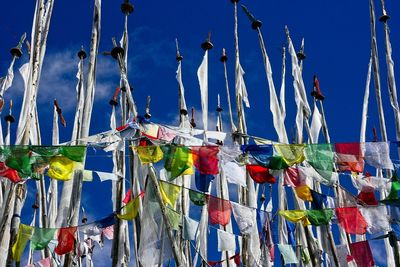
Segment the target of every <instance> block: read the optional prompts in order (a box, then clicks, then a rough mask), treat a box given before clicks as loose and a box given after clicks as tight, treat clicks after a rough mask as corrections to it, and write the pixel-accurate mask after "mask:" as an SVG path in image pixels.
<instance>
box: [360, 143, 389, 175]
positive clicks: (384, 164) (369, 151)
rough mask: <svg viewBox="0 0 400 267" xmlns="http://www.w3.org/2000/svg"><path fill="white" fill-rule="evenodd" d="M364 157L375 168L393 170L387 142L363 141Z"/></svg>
mask: <svg viewBox="0 0 400 267" xmlns="http://www.w3.org/2000/svg"><path fill="white" fill-rule="evenodd" d="M364 158H365V162H367V164H368V165H371V166H373V167H375V168H377V169H382V170H393V162H392V160H391V159H390V148H389V143H387V142H367V143H364Z"/></svg>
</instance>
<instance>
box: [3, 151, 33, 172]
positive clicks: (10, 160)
mask: <svg viewBox="0 0 400 267" xmlns="http://www.w3.org/2000/svg"><path fill="white" fill-rule="evenodd" d="M3 153H6V155H8V156H7V158H6V161H5V164H6V166H7V167H9V168H11V169H14V170H16V171H17V172H18V175H19V176H20V177H21V178H26V177H29V176H31V175H32V165H31V155H32V154H31V151H30V150H29V147H28V146H13V147H9V148H5V149H4V151H3Z"/></svg>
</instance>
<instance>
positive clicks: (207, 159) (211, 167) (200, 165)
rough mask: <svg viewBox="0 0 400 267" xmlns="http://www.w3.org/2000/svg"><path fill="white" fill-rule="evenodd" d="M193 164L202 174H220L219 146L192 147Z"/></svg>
mask: <svg viewBox="0 0 400 267" xmlns="http://www.w3.org/2000/svg"><path fill="white" fill-rule="evenodd" d="M191 151H192V154H193V164H194V166H195V167H196V169H197V170H199V172H200V173H201V174H218V173H219V170H218V152H219V147H218V146H201V147H191Z"/></svg>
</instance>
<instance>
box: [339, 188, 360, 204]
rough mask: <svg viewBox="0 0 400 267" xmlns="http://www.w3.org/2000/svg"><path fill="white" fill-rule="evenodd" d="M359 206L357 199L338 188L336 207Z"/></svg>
mask: <svg viewBox="0 0 400 267" xmlns="http://www.w3.org/2000/svg"><path fill="white" fill-rule="evenodd" d="M357 204H358V201H357V198H355V197H354V196H353V195H352V194H350V193H349V192H348V191H347V190H345V189H343V188H342V187H338V188H337V197H336V207H338V208H343V207H356V206H357Z"/></svg>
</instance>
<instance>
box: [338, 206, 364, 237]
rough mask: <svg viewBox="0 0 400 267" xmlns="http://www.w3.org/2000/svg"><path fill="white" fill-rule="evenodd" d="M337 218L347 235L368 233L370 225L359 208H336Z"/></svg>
mask: <svg viewBox="0 0 400 267" xmlns="http://www.w3.org/2000/svg"><path fill="white" fill-rule="evenodd" d="M336 216H337V219H338V221H339V223H340V225H341V226H342V227H343V229H344V230H345V231H346V233H348V234H356V235H362V234H365V233H366V232H367V227H368V223H367V222H366V221H365V219H364V217H363V216H362V214H361V212H360V211H359V210H358V208H357V207H344V208H336Z"/></svg>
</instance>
